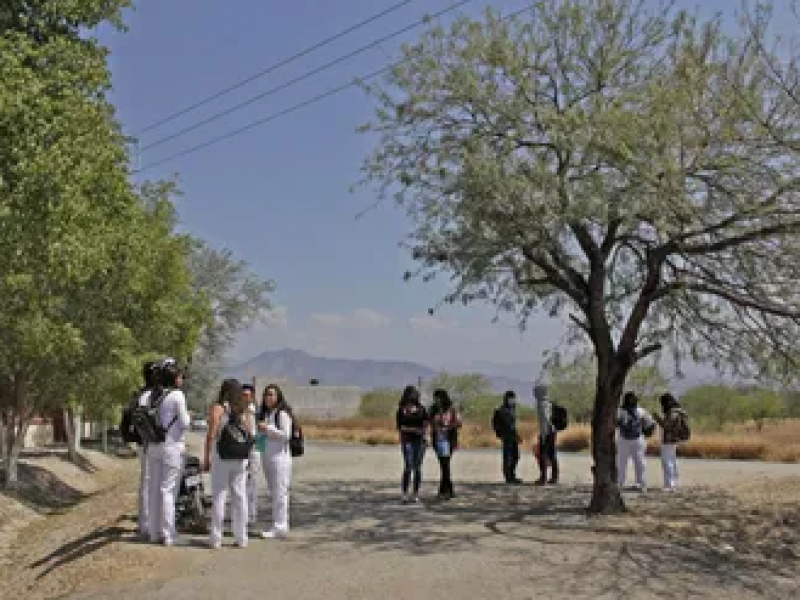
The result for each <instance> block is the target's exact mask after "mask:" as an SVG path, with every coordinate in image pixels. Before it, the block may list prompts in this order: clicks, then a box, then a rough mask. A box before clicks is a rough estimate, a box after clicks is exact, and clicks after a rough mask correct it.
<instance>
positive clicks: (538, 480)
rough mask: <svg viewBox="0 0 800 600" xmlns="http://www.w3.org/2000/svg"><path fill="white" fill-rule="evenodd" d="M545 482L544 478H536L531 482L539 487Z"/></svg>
mask: <svg viewBox="0 0 800 600" xmlns="http://www.w3.org/2000/svg"><path fill="white" fill-rule="evenodd" d="M545 483H547V482H546V481H545V480H544V479H537V480H536V481H534V482H533V485H535V486H539V487H541V486H543V485H544V484H545Z"/></svg>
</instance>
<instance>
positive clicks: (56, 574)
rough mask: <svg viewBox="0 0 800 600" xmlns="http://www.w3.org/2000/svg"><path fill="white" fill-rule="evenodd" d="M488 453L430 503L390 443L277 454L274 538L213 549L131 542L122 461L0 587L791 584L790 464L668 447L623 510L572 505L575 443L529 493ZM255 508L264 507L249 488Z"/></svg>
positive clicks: (527, 468)
mask: <svg viewBox="0 0 800 600" xmlns="http://www.w3.org/2000/svg"><path fill="white" fill-rule="evenodd" d="M193 443H194V444H197V443H198V439H197V438H195V439H194V440H193ZM131 462H132V463H135V461H131ZM499 462H500V459H499V452H490V451H464V452H461V453H459V454H458V455H457V456H456V457H455V459H454V477H455V483H456V493H457V494H458V497H457V498H456V499H455V500H453V501H451V502H448V503H437V502H435V501H432V500H430V499H431V498H432V497H433V496H434V495H435V491H436V478H437V468H436V461H435V459H434V458H433V457H432V456H428V457H426V461H425V469H424V477H425V483H424V484H423V490H422V491H423V496H424V497H425V498H426V500H425V502H424V503H423V504H422V505H417V506H403V505H400V503H399V502H398V490H397V481H398V479H399V471H400V469H401V459H400V456H399V452H398V451H397V449H396V448H388V447H366V446H346V445H335V444H328V445H309V447H308V449H307V455H306V456H305V457H303V458H302V459H299V460H296V461H295V463H294V471H295V478H294V484H293V492H292V506H291V513H292V526H293V531H292V536H291V538H290V539H289V540H286V541H266V540H260V539H254V540H251V544H250V547H249V548H248V549H246V550H239V549H234V548H233V547H232V546H231V540H230V538H227V540H226V547H224V548H223V549H222V550H220V551H217V552H211V551H209V550H207V549H206V548H205V547H204V546H203V544H204V541H205V540H203V539H200V538H195V539H192V540H191V541H192V545H191V546H190V547H188V548H171V549H164V548H158V547H152V546H146V545H140V544H136V543H133V541H132V536H133V531H134V522H133V520H132V516H133V507H134V505H135V471H134V470H130V467H132V466H134V465H129V467H128V468H129V470H130V472H129V473H128V475H127V476H126V477H119V473H118V474H117V476H116V480H115V482H114V483H111V484H110V485H109V486H108V487H107V488H105V491H104V492H101V493H97V494H96V495H95V496H92V497H91V498H89V499H87V500H84V501H83V502H82V503H81V504H79V505H77V506H75V507H73V508H70V509H69V510H67V511H65V513H64V514H61V515H57V516H55V517H48V519H46V520H40V521H38V522H36V523H34V524H31V525H29V526H28V528H26V530H25V535H24V536H22V537H21V538H20V539H21V541H20V544H19V546H18V547H17V548H15V551H14V552H15V553H16V554H15V555H14V556H15V564H16V565H17V569H18V570H19V569H22V570H24V571H25V572H26V575H25V576H24V577H22V576H19V575H18V576H17V577H16V578H15V579H13V581H12V582H11V584H10V585H8V586H7V587H6V588H5V589H4V588H3V587H2V584H0V597H13V596H12V595H11V592H12V590H13V591H14V592H16V591H23V590H25V593H26V596H27V597H28V598H53V597H68V598H75V599H78V598H80V599H95V598H97V599H99V598H108V597H115V598H116V599H118V600H123V599H127V598H131V599H133V598H142V597H145V598H153V599H159V598H164V599H167V598H168V599H169V600H183V599H187V600H188V599H190V598H225V597H230V596H231V591H232V590H236V591H235V596H236V598H237V600H246V599H248V598H264V597H267V596H268V597H269V598H270V599H271V600H281V599H284V598H286V599H292V600H297V599H303V598H326V599H333V600H337V599H340V598H341V599H342V600H344V599H348V600H349V599H360V598H365V599H366V598H369V599H372V598H383V597H386V598H393V599H394V598H398V599H409V600H411V599H414V600H416V599H418V598H419V599H422V598H425V599H426V600H428V599H429V598H430V597H431V596H433V595H438V594H441V593H442V590H446V593H447V594H448V595H451V594H456V596H457V597H460V598H464V599H470V598H476V599H478V598H481V599H482V598H486V597H488V596H490V595H491V596H494V597H503V598H508V599H512V600H514V599H523V598H525V599H527V598H532V597H547V596H554V597H574V598H618V597H629V598H660V597H675V598H691V597H698V598H731V597H735V598H793V597H798V598H800V584H798V578H797V572H798V568H797V567H798V565H799V564H800V561H799V560H798V558H800V511H798V505H797V500H796V499H797V498H798V497H799V495H800V467H798V466H797V465H786V464H773V463H755V462H753V463H740V462H733V461H700V460H684V461H682V463H681V468H682V474H681V475H682V484H683V485H684V489H683V490H681V491H679V492H678V493H675V494H667V493H664V492H661V491H660V490H658V489H656V488H657V487H658V482H659V479H660V465H659V463H658V461H656V460H652V461H650V462H649V463H648V479H649V480H650V481H651V484H652V485H653V488H654V489H652V491H650V492H648V493H647V494H637V493H634V492H626V494H625V495H626V500H627V502H628V505H629V507H630V509H631V511H630V514H629V515H624V516H620V517H603V518H589V517H587V516H586V515H585V513H584V511H583V509H584V507H585V506H586V504H587V502H588V495H589V490H590V488H589V486H590V473H589V467H590V460H589V457H588V456H586V455H564V456H563V457H562V471H563V477H562V484H561V485H559V486H557V487H548V488H544V489H542V488H535V487H533V486H532V485H528V483H527V480H532V479H533V475H534V474H533V464H534V463H533V458H532V457H531V456H524V457H523V463H522V469H521V476H522V477H523V478H525V479H526V484H525V485H523V486H519V487H508V486H505V485H502V484H500V483H497V480H498V478H499V477H498V472H499V466H500V465H499ZM526 476H527V477H526ZM261 484H262V492H265V485H264V482H263V480H262V481H261ZM100 507H106V508H108V510H107V512H104V511H101V510H99V509H100ZM261 507H262V515H261V516H263V517H266V515H267V514H268V508H267V498H266V497H265V495H264V494H262V501H261ZM52 519H59V520H60V521H53V520H52ZM48 556H49V557H50V558H49V559H48V560H45V561H44V562H42V559H47V558H48ZM65 556H69V557H70V558H69V560H63V559H60V558H54V557H65ZM37 563H39V564H40V566H38V567H34V566H31V565H34V564H37ZM0 575H2V573H1V572H0ZM71 578H73V579H74V578H78V581H77V582H74V583H73V584H72V585H68V584H67V583H65V581H70V580H71ZM0 580H2V579H0ZM5 592H8V593H9V595H8V596H6V595H5Z"/></svg>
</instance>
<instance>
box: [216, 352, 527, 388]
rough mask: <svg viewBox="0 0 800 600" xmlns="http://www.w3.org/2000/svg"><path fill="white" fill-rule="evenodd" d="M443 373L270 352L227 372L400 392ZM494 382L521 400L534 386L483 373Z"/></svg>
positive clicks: (404, 365) (403, 363)
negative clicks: (514, 393) (512, 391)
mask: <svg viewBox="0 0 800 600" xmlns="http://www.w3.org/2000/svg"><path fill="white" fill-rule="evenodd" d="M449 371H450V372H453V373H458V372H462V373H463V372H471V373H475V372H480V371H476V370H461V371H459V370H456V369H452V370H449ZM439 372H440V370H438V369H433V368H431V367H427V366H424V365H420V364H417V363H413V362H409V361H400V360H367V359H363V360H356V359H349V358H324V357H319V356H312V355H311V354H308V353H306V352H303V351H301V350H292V349H288V348H287V349H284V350H267V351H265V352H262V353H261V354H259V355H258V356H256V357H254V358H251V359H250V360H248V361H246V362H244V363H241V364H239V365H235V366H232V367H231V368H230V369H228V373H227V376H229V377H238V378H250V377H255V376H263V377H270V376H273V377H276V378H278V377H285V378H288V379H291V380H292V381H295V382H297V383H298V384H305V383H307V382H308V381H309V380H311V379H317V380H319V383H320V384H321V385H356V386H358V387H360V388H361V389H363V390H364V391H369V390H373V389H377V388H394V389H401V388H403V387H405V386H406V385H409V384H412V385H416V384H417V382H418V381H419V378H420V377H421V378H422V380H423V384H424V383H425V382H426V381H430V380H431V379H433V378H434V377H436V375H438V374H439ZM483 374H484V375H485V376H486V377H487V379H489V380H490V381H491V382H492V386H493V388H494V390H495V391H496V392H499V393H502V392H504V391H505V390H514V391H515V392H516V393H517V396H519V397H520V398H522V399H527V398H529V397H530V395H531V386H532V383H530V382H528V381H524V380H522V379H516V378H513V377H506V376H502V375H494V374H491V373H483Z"/></svg>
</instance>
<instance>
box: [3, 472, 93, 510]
mask: <svg viewBox="0 0 800 600" xmlns="http://www.w3.org/2000/svg"><path fill="white" fill-rule="evenodd" d="M17 473H18V477H19V483H18V486H17V488H16V489H15V490H4V491H2V492H0V496H5V497H7V498H13V499H14V500H16V501H17V502H20V503H22V504H23V505H25V506H27V507H28V508H30V509H32V510H34V511H36V512H38V513H46V514H50V513H53V512H57V511H61V510H65V509H67V508H70V507H71V506H74V505H76V504H77V503H78V502H80V501H81V500H84V499H86V498H88V497H90V494H84V493H83V492H80V491H79V490H77V489H75V488H74V487H72V486H71V485H69V484H68V483H66V482H65V481H62V480H61V479H59V478H58V477H57V476H56V475H54V474H53V473H52V472H50V471H48V470H47V469H45V468H43V467H39V466H36V465H32V464H27V463H23V462H21V463H19V465H18V466H17ZM4 478H5V472H4V470H3V468H0V480H3V479H4Z"/></svg>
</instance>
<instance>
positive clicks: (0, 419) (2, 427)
mask: <svg viewBox="0 0 800 600" xmlns="http://www.w3.org/2000/svg"><path fill="white" fill-rule="evenodd" d="M6 439H7V437H6V411H5V409H2V410H0V461H2V463H3V464H4V465H5V464H7V462H8V445H7V442H6Z"/></svg>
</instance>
